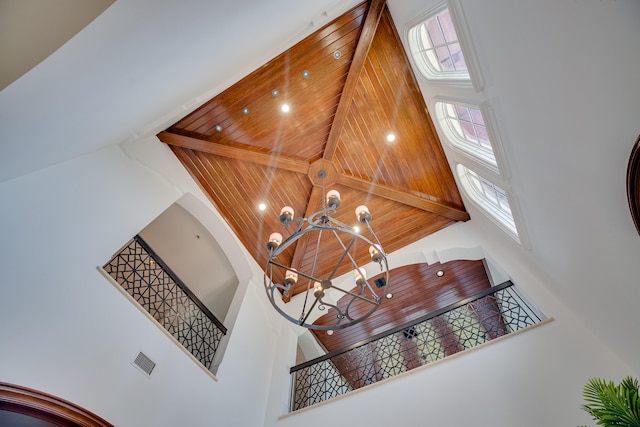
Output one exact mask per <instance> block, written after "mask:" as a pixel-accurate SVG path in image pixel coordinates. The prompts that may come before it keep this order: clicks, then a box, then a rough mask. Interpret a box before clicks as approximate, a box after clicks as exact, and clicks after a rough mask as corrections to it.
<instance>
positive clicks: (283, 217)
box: [280, 206, 293, 225]
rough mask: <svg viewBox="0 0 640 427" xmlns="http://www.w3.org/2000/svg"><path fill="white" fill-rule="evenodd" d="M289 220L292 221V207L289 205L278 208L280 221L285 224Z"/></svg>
mask: <svg viewBox="0 0 640 427" xmlns="http://www.w3.org/2000/svg"><path fill="white" fill-rule="evenodd" d="M291 221H293V208H292V207H291V206H285V207H284V208H282V209H281V210H280V222H281V223H283V224H285V225H286V224H289V223H290V222H291Z"/></svg>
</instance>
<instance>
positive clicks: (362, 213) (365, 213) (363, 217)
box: [356, 205, 371, 223]
mask: <svg viewBox="0 0 640 427" xmlns="http://www.w3.org/2000/svg"><path fill="white" fill-rule="evenodd" d="M356 218H358V221H360V222H362V223H367V222H369V221H371V213H370V212H369V208H368V207H366V206H365V205H360V206H358V207H357V208H356Z"/></svg>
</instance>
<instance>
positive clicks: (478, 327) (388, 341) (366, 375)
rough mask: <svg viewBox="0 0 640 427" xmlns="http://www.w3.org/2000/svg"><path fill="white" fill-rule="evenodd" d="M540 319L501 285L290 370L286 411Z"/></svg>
mask: <svg viewBox="0 0 640 427" xmlns="http://www.w3.org/2000/svg"><path fill="white" fill-rule="evenodd" d="M541 320H542V316H541V315H539V314H538V313H537V312H536V311H535V310H533V309H532V308H531V307H529V306H528V305H527V304H526V302H525V301H524V300H523V299H522V298H521V297H520V296H519V295H518V294H517V293H516V290H515V288H514V287H513V283H511V282H506V283H503V284H501V285H499V286H496V287H493V288H490V289H488V290H486V291H483V292H481V293H479V294H477V295H476V296H473V297H471V298H467V299H465V300H464V301H460V302H459V303H456V304H453V305H451V306H448V307H445V308H443V309H441V310H438V311H436V312H434V313H431V314H428V315H426V316H423V317H422V318H420V319H418V320H416V322H414V323H412V324H409V325H403V326H402V327H400V328H396V329H394V330H392V331H390V332H387V333H385V334H381V335H377V336H375V337H372V338H371V339H369V340H367V341H366V342H362V343H357V344H355V345H353V346H351V347H349V348H347V349H344V350H341V351H337V352H333V353H329V354H327V355H326V356H322V357H319V358H317V359H313V360H310V361H308V362H305V363H302V364H300V365H298V366H295V367H293V368H291V374H292V376H293V378H292V382H293V392H292V402H291V410H292V411H296V410H298V409H301V408H304V407H307V406H311V405H314V404H316V403H319V402H322V401H324V400H327V399H331V398H333V397H337V396H340V395H342V394H345V393H348V392H350V391H352V390H355V389H358V388H360V387H364V386H366V385H369V384H373V383H376V382H378V381H381V380H383V379H386V378H390V377H393V376H395V375H398V374H401V373H403V372H407V371H409V370H411V369H414V368H417V367H419V366H422V365H426V364H428V363H430V362H433V361H436V360H440V359H443V358H445V357H447V356H450V355H452V354H455V353H457V352H459V351H462V350H465V349H469V348H472V347H475V346H478V345H480V344H483V343H485V342H487V341H490V340H492V339H495V338H498V337H501V336H503V335H507V334H509V333H511V332H514V331H517V330H520V329H523V328H526V327H528V326H532V325H534V324H536V323H538V322H540V321H541Z"/></svg>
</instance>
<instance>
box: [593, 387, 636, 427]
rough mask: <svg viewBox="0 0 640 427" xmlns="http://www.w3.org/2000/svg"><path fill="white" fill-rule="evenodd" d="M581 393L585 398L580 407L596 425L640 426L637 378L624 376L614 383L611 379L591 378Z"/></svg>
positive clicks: (611, 426) (608, 426)
mask: <svg viewBox="0 0 640 427" xmlns="http://www.w3.org/2000/svg"><path fill="white" fill-rule="evenodd" d="M582 395H583V397H584V400H585V404H584V405H582V409H584V410H585V411H587V412H588V413H589V414H590V415H591V416H592V417H593V419H594V421H596V422H597V424H598V425H600V426H605V427H614V426H623V427H640V397H638V396H639V393H638V380H636V379H633V378H631V377H626V378H625V379H623V380H622V381H621V382H620V384H619V385H615V384H614V383H613V381H609V382H607V381H605V380H602V379H600V378H592V379H590V380H589V381H588V382H587V384H586V385H585V386H584V390H583V393H582ZM583 427H584V426H583Z"/></svg>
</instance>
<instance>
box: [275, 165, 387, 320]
mask: <svg viewBox="0 0 640 427" xmlns="http://www.w3.org/2000/svg"><path fill="white" fill-rule="evenodd" d="M319 176H320V177H321V178H322V194H323V205H322V206H323V207H322V209H321V210H319V211H317V212H314V213H313V214H311V215H309V217H308V218H302V217H297V218H296V217H294V215H293V208H291V207H288V206H286V207H284V208H283V209H282V211H281V214H280V222H281V223H282V224H283V225H284V227H285V229H286V228H287V227H288V226H289V225H291V224H295V223H297V225H296V226H295V230H294V231H293V233H292V234H291V235H289V237H287V238H286V239H283V238H282V235H281V234H280V233H272V235H271V236H270V238H269V242H268V243H267V249H268V250H269V255H268V260H267V268H266V271H265V275H264V286H265V290H266V293H267V296H268V298H269V301H270V302H271V304H272V305H273V307H274V308H275V309H276V311H278V312H279V313H280V314H281V315H282V316H283V317H285V318H286V319H288V320H289V321H291V322H292V323H295V324H297V325H299V326H302V327H305V328H308V329H316V330H333V329H342V328H346V327H348V326H351V325H354V324H356V323H358V322H361V321H362V320H364V319H366V318H367V317H369V316H370V315H371V314H373V312H375V311H376V310H377V309H378V307H379V306H380V304H381V303H382V302H383V300H384V299H385V298H389V297H390V296H389V295H391V294H390V293H388V292H387V287H388V285H389V267H388V263H387V256H386V253H385V252H384V250H383V249H382V245H381V244H380V242H379V240H378V238H377V236H376V235H375V233H374V232H373V229H372V228H371V225H370V221H371V214H370V213H369V210H368V209H367V207H366V206H364V205H361V206H358V208H357V209H356V216H357V218H358V220H359V221H360V223H361V224H363V225H364V226H366V229H365V230H364V231H363V232H361V231H359V230H358V231H356V230H354V228H352V227H350V226H348V225H346V224H344V223H342V222H341V221H339V220H337V219H335V218H333V217H332V216H331V215H332V214H334V213H335V212H336V210H337V208H338V207H339V206H340V194H339V193H338V192H337V191H335V190H331V191H329V192H328V193H326V194H325V189H324V176H326V173H324V171H320V173H319ZM364 232H366V233H368V234H369V235H370V237H367V236H365V235H364V234H363V233H364ZM311 233H317V236H318V237H317V244H316V248H315V252H314V257H313V261H312V265H311V267H310V268H309V269H308V270H307V271H299V270H297V269H295V268H293V267H291V266H287V265H284V264H283V263H281V262H279V261H278V256H279V255H280V254H282V253H283V252H284V251H285V250H286V249H287V248H288V247H290V246H291V245H292V244H294V243H295V242H297V241H298V240H299V239H300V238H301V237H303V236H304V235H307V234H311ZM327 234H328V235H329V236H330V237H331V236H333V238H335V239H336V241H337V243H338V245H337V246H339V247H340V248H342V251H335V253H332V254H331V255H332V256H333V257H334V258H336V260H335V262H333V261H332V264H333V268H331V269H330V271H323V272H316V271H315V269H316V263H317V261H318V257H319V256H320V254H321V253H322V252H321V242H326V240H322V238H323V235H327ZM363 248H365V250H367V249H368V252H369V258H367V259H371V261H373V262H375V263H377V264H378V265H379V267H380V271H381V273H380V276H379V277H378V279H376V280H375V282H374V283H373V285H372V283H370V282H369V281H367V278H366V268H365V266H364V265H362V261H360V264H361V265H359V263H358V260H362V259H363V255H362V254H359V253H357V251H362V249H363ZM338 252H340V253H338ZM323 255H324V256H326V253H325V254H323ZM345 263H346V264H347V265H349V264H350V266H351V267H352V269H353V277H354V279H355V283H353V286H351V287H350V288H349V289H347V288H345V286H344V284H347V286H349V285H348V283H350V281H349V280H348V279H345V278H343V277H340V278H337V277H336V274H337V273H338V271H339V269H340V267H341V266H343V264H345ZM367 264H368V262H367ZM343 269H344V268H343ZM278 270H279V274H275V275H274V273H275V272H276V271H278ZM274 276H275V277H284V280H283V283H276V282H274ZM300 278H303V279H305V280H307V281H308V282H307V287H306V291H303V292H302V293H303V294H304V296H303V295H298V296H297V301H296V302H295V303H294V302H293V301H292V302H289V303H287V304H285V303H284V302H282V294H287V293H289V292H292V291H293V289H294V287H295V286H296V284H297V283H298V280H299V279H300ZM336 279H341V280H340V282H339V283H338V281H337V280H336ZM300 306H301V308H300ZM294 308H295V310H294ZM333 314H335V316H333ZM322 315H326V316H328V317H326V318H325V320H324V321H323V323H324V324H322V325H321V324H314V322H315V321H316V320H317V318H319V317H320V316H322ZM334 318H335V321H332V322H327V319H334Z"/></svg>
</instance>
